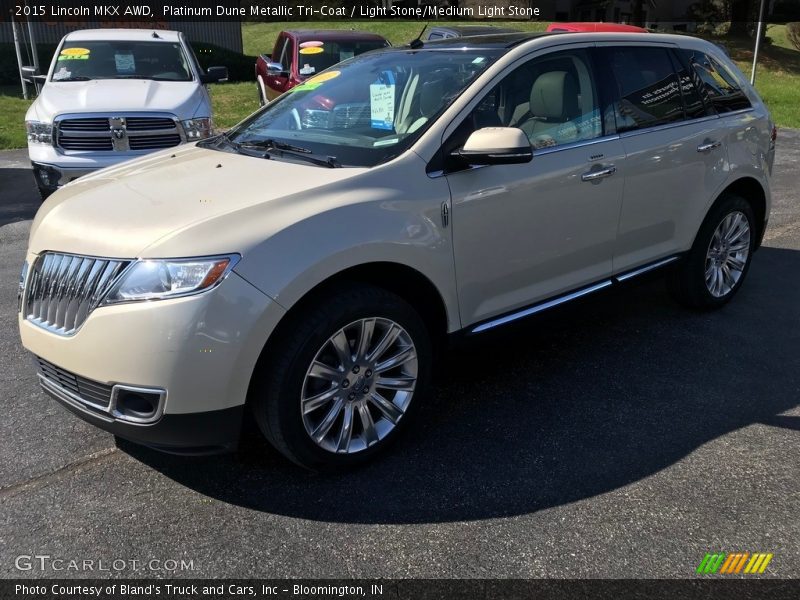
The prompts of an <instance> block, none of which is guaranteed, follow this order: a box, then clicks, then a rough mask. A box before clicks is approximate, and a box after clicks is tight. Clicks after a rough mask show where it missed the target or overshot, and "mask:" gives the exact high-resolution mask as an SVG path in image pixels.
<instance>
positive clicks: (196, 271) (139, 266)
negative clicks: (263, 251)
mask: <svg viewBox="0 0 800 600" xmlns="http://www.w3.org/2000/svg"><path fill="white" fill-rule="evenodd" d="M240 258H241V257H240V256H239V255H238V254H231V255H228V256H213V257H203V258H185V259H178V260H140V261H137V262H135V263H134V264H133V265H132V266H131V267H129V268H128V269H126V271H125V273H124V274H123V275H122V278H121V279H120V280H119V281H118V282H117V283H116V284H114V287H113V288H111V291H109V293H108V295H107V296H106V299H105V301H104V304H115V303H117V302H133V301H137V300H164V299H167V298H178V297H181V296H189V295H192V294H199V293H201V292H204V291H207V290H210V289H211V288H213V287H215V286H216V285H219V284H220V283H222V281H223V280H224V279H225V277H226V276H227V275H228V273H230V272H231V269H233V267H234V266H235V265H236V263H237V262H239V259H240Z"/></svg>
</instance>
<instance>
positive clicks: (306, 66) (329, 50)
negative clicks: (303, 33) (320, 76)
mask: <svg viewBox="0 0 800 600" xmlns="http://www.w3.org/2000/svg"><path fill="white" fill-rule="evenodd" d="M387 45H388V44H387V43H386V42H384V41H381V40H366V41H339V42H332V41H325V42H321V41H313V40H309V41H307V42H300V44H299V47H298V50H297V58H298V60H297V65H298V66H297V71H298V73H299V74H300V77H301V78H305V77H311V76H312V75H314V74H315V73H319V72H320V71H324V70H325V69H327V68H328V67H332V66H333V65H335V64H336V63H340V62H342V61H343V60H347V59H348V58H353V57H354V56H358V55H359V54H364V53H365V52H369V51H370V50H377V49H378V48H385V47H386V46H387Z"/></svg>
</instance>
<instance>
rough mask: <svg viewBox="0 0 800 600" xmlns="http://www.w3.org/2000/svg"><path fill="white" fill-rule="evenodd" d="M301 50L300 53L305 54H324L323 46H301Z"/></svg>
mask: <svg viewBox="0 0 800 600" xmlns="http://www.w3.org/2000/svg"><path fill="white" fill-rule="evenodd" d="M299 52H300V54H305V55H308V54H322V53H323V52H324V50H323V49H322V46H310V47H308V48H300V50H299Z"/></svg>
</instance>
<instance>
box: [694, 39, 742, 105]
mask: <svg viewBox="0 0 800 600" xmlns="http://www.w3.org/2000/svg"><path fill="white" fill-rule="evenodd" d="M682 53H683V56H685V57H686V60H687V61H688V63H689V65H690V66H691V68H692V70H693V71H694V73H696V74H697V77H698V79H699V80H700V81H701V82H702V86H703V93H704V96H705V97H706V99H707V100H708V102H710V103H711V105H712V106H713V107H714V109H715V110H716V111H717V112H718V113H726V112H731V111H734V110H743V109H747V108H751V104H750V100H749V99H748V98H747V96H746V95H745V93H744V91H742V89H741V87H740V86H739V84H738V83H737V82H736V78H735V77H734V75H733V73H731V72H730V71H729V70H728V69H727V67H725V65H723V64H721V63H720V62H719V61H717V60H716V59H715V58H713V57H711V56H709V55H708V54H705V53H704V52H698V51H697V50H682Z"/></svg>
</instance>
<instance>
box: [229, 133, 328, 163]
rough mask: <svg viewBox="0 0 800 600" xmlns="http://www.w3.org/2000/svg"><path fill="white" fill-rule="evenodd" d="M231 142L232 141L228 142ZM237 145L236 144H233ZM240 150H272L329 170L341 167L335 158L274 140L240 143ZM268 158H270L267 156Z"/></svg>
mask: <svg viewBox="0 0 800 600" xmlns="http://www.w3.org/2000/svg"><path fill="white" fill-rule="evenodd" d="M228 141H230V140H228ZM231 143H236V142H231ZM239 147H240V148H257V149H259V150H264V151H265V152H266V153H268V152H269V151H270V150H277V151H278V152H279V153H280V154H281V155H283V154H288V155H289V156H292V157H296V158H300V159H302V160H305V161H306V162H310V163H312V164H315V165H319V166H321V167H328V168H329V169H336V168H339V167H341V166H342V165H341V163H340V162H339V161H338V160H336V157H335V156H326V157H324V158H323V157H321V156H314V155H313V154H312V152H311V150H309V149H308V148H302V147H300V146H292V145H291V144H286V143H284V142H279V141H277V140H273V139H266V140H257V141H251V142H241V143H239ZM267 156H269V155H268V154H267Z"/></svg>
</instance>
